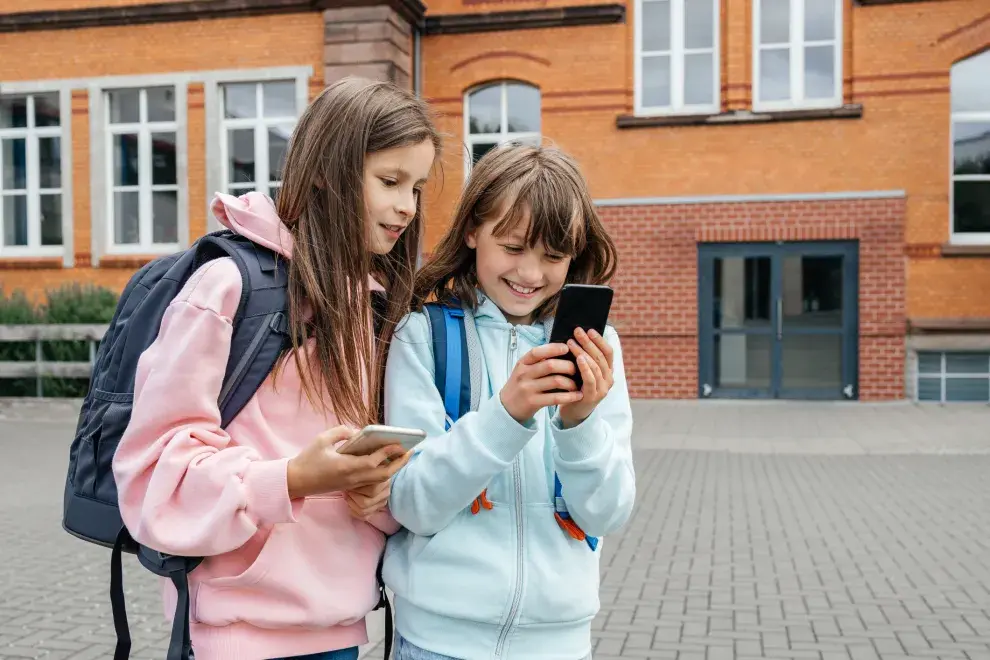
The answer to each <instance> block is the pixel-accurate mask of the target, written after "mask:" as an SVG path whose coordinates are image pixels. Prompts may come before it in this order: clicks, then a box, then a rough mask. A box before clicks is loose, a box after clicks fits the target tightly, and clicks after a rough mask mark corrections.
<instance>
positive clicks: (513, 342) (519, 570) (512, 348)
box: [495, 326, 525, 658]
mask: <svg viewBox="0 0 990 660" xmlns="http://www.w3.org/2000/svg"><path fill="white" fill-rule="evenodd" d="M516 346H517V338H516V328H515V326H513V327H512V329H511V330H509V357H508V359H507V360H506V369H505V374H506V378H508V377H509V374H511V373H512V367H514V366H515V355H516ZM512 486H513V490H514V492H515V498H516V500H515V503H514V508H515V511H516V539H517V543H516V586H515V591H514V592H513V594H512V607H511V609H510V610H509V618H508V620H506V622H505V625H504V626H503V627H502V632H501V633H500V634H499V636H498V643H497V644H496V645H495V657H496V658H500V657H502V651H503V650H504V649H505V640H506V639H507V638H508V637H509V631H510V630H511V629H512V624H513V623H514V622H515V619H516V616H517V615H518V614H519V605H520V601H521V600H522V587H523V558H524V557H525V554H524V553H523V505H522V454H521V453H520V454H519V455H518V456H516V458H515V460H514V461H512Z"/></svg>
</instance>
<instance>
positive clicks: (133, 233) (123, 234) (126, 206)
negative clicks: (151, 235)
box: [113, 191, 141, 245]
mask: <svg viewBox="0 0 990 660" xmlns="http://www.w3.org/2000/svg"><path fill="white" fill-rule="evenodd" d="M139 208H140V203H139V201H138V193H137V192H136V191H135V192H115V193H114V194H113V242H114V243H116V244H117V245H133V244H135V243H140V242H141V230H140V227H141V220H140V212H139Z"/></svg>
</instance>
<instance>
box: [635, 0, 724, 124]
mask: <svg viewBox="0 0 990 660" xmlns="http://www.w3.org/2000/svg"><path fill="white" fill-rule="evenodd" d="M718 20H719V5H718V0H638V1H637V3H636V23H637V25H636V62H635V76H636V88H635V107H636V114H640V115H650V114H673V113H713V112H718V109H719V76H718V71H719V67H718Z"/></svg>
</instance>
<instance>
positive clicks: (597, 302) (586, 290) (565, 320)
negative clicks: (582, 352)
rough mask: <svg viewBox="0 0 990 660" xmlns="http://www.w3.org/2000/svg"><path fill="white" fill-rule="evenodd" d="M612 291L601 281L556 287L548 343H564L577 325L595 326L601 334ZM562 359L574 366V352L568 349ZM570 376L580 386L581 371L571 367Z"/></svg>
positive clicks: (583, 327) (579, 387)
mask: <svg viewBox="0 0 990 660" xmlns="http://www.w3.org/2000/svg"><path fill="white" fill-rule="evenodd" d="M613 293H614V292H613V291H612V288H611V287H608V286H605V285H603V284H565V285H564V288H563V289H561V291H560V301H559V302H558V303H557V313H556V315H555V316H554V319H553V330H552V331H551V332H550V343H551V344H556V343H560V344H566V343H567V340H568V339H574V331H575V330H577V329H578V328H581V329H582V330H584V331H585V332H588V331H589V330H596V331H597V332H598V334H600V335H602V336H604V335H605V324H606V323H608V313H609V310H610V309H611V307H612V295H613ZM563 359H566V360H570V361H571V362H573V363H574V366H575V367H577V358H575V357H574V353H571V352H568V353H567V355H565V356H563ZM572 378H573V380H574V382H575V383H576V384H577V387H578V389H579V390H580V389H581V387H582V385H583V384H584V379H583V378H581V371H580V370H577V371H575V375H574V376H573V377H572Z"/></svg>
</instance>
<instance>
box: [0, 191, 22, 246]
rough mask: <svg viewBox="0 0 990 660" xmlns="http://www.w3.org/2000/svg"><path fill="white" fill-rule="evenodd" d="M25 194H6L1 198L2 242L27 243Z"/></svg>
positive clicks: (8, 243)
mask: <svg viewBox="0 0 990 660" xmlns="http://www.w3.org/2000/svg"><path fill="white" fill-rule="evenodd" d="M27 223H28V218H27V196H26V195H7V196H5V197H4V198H3V244H4V245H27V244H28V224H27Z"/></svg>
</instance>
